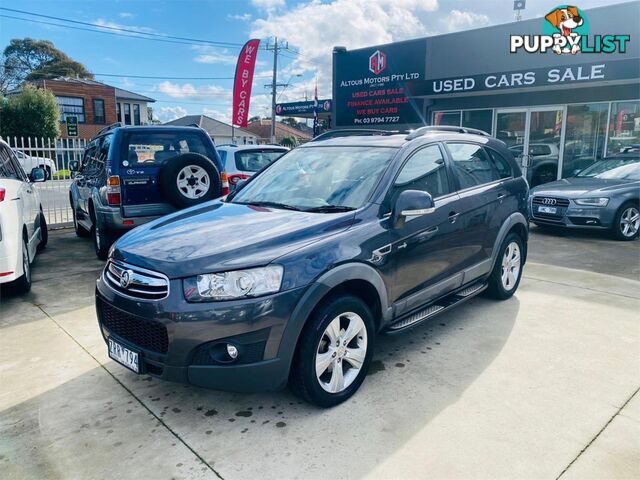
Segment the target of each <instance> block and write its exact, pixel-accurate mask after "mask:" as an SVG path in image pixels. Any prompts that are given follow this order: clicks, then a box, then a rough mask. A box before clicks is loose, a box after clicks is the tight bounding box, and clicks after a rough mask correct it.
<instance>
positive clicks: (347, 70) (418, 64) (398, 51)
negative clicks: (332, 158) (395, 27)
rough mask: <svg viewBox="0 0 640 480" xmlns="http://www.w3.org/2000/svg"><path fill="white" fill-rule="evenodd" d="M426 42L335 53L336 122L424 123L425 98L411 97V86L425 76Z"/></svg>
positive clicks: (421, 40)
mask: <svg viewBox="0 0 640 480" xmlns="http://www.w3.org/2000/svg"><path fill="white" fill-rule="evenodd" d="M426 45H427V44H426V42H425V40H424V39H420V40H409V41H406V42H399V43H395V44H389V45H381V46H375V47H371V48H363V49H359V50H351V51H345V52H341V51H337V52H336V53H334V65H333V68H334V85H333V92H334V101H335V105H334V111H335V125H336V126H337V127H353V126H375V125H378V126H383V125H384V126H394V125H402V124H423V123H424V121H423V118H422V115H423V101H422V100H421V99H415V98H410V96H409V93H408V91H407V85H408V83H409V82H417V81H423V80H424V79H425V62H426V54H427V46H426Z"/></svg>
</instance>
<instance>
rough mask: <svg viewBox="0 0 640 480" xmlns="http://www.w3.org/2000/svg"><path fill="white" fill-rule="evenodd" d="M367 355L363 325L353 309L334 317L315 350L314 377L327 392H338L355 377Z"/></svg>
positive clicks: (346, 386) (347, 385)
mask: <svg viewBox="0 0 640 480" xmlns="http://www.w3.org/2000/svg"><path fill="white" fill-rule="evenodd" d="M366 356H367V328H366V326H365V324H364V321H363V320H362V318H361V317H360V315H358V314H357V313H353V312H345V313H342V314H340V315H338V316H337V317H335V318H334V319H333V320H332V321H331V322H330V323H329V325H327V328H326V329H325V331H324V333H323V334H322V337H321V338H320V342H319V343H318V348H317V351H316V361H315V364H316V377H317V378H318V382H319V383H320V386H321V387H322V388H323V389H324V390H325V391H327V392H329V393H340V392H342V391H344V390H345V389H347V388H348V387H349V385H351V384H352V383H353V381H354V380H355V379H356V378H357V377H358V375H359V373H360V371H361V369H362V366H363V364H364V361H365V358H366Z"/></svg>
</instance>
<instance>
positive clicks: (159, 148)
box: [69, 124, 228, 259]
mask: <svg viewBox="0 0 640 480" xmlns="http://www.w3.org/2000/svg"><path fill="white" fill-rule="evenodd" d="M71 169H72V170H73V171H74V179H73V182H72V184H71V187H70V191H69V201H70V202H71V208H72V210H73V224H74V227H75V230H76V233H77V234H78V235H79V236H91V237H92V238H93V241H94V245H95V250H96V254H97V255H98V257H99V258H101V259H106V257H107V252H108V251H109V247H110V246H111V244H112V243H113V241H114V240H116V239H117V238H118V237H119V236H120V235H122V234H123V233H124V232H126V231H128V230H131V229H132V228H134V227H136V226H138V225H141V224H143V223H146V222H148V221H150V220H153V219H155V218H158V217H160V216H162V215H166V214H168V213H172V212H174V211H176V210H179V209H182V208H185V207H190V206H193V205H197V204H199V203H202V202H205V201H207V200H211V199H214V198H218V197H220V196H221V195H225V194H226V193H228V184H226V177H225V175H224V173H223V169H222V163H221V161H220V158H219V156H218V154H217V152H216V149H215V147H214V145H213V141H212V140H211V138H210V137H209V135H208V134H207V133H206V132H205V131H204V130H202V129H200V128H198V127H164V126H137V127H122V126H120V125H119V124H115V125H113V126H110V127H107V128H105V129H104V130H102V131H101V132H100V134H99V135H98V136H97V137H96V138H94V139H93V140H92V141H91V142H90V143H89V144H88V145H87V147H86V149H85V152H84V157H83V159H82V162H81V163H79V162H71ZM225 189H226V190H225Z"/></svg>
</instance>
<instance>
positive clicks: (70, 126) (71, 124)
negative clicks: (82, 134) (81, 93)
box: [64, 115, 78, 137]
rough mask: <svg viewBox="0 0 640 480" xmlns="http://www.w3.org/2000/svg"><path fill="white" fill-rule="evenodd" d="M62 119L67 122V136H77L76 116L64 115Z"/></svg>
mask: <svg viewBox="0 0 640 480" xmlns="http://www.w3.org/2000/svg"><path fill="white" fill-rule="evenodd" d="M64 121H65V123H66V124H67V137H77V136H78V117H76V116H71V115H70V116H68V117H65V118H64Z"/></svg>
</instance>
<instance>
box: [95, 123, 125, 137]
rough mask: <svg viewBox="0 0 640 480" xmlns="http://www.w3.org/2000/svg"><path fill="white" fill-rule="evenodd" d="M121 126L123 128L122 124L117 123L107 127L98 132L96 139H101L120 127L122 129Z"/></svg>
mask: <svg viewBox="0 0 640 480" xmlns="http://www.w3.org/2000/svg"><path fill="white" fill-rule="evenodd" d="M121 126H122V123H120V122H116V123H112V124H111V125H107V126H106V127H104V128H103V129H102V130H100V131H99V132H98V134H97V135H96V137H99V136H100V135H102V134H103V133H107V132H109V131H111V130H113V129H114V128H118V127H121Z"/></svg>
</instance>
